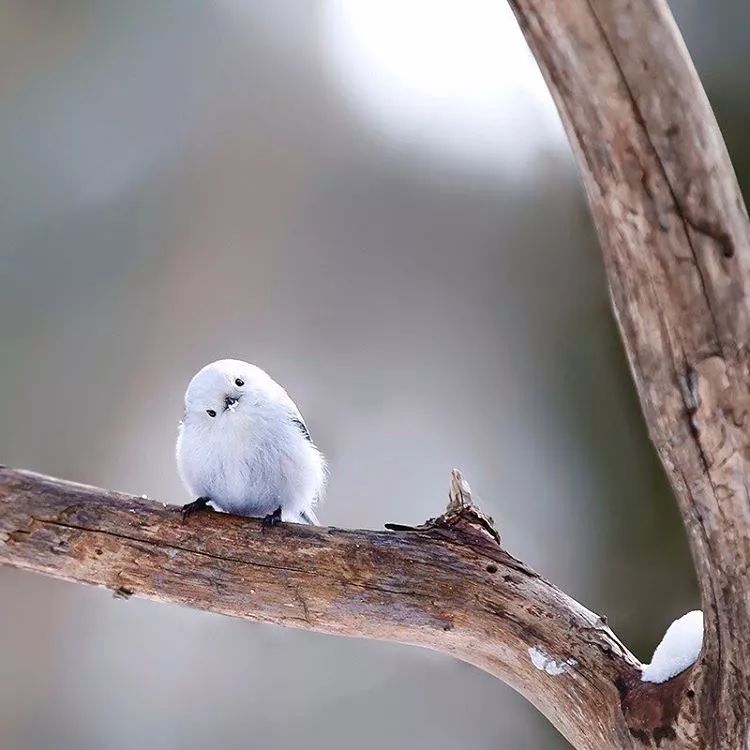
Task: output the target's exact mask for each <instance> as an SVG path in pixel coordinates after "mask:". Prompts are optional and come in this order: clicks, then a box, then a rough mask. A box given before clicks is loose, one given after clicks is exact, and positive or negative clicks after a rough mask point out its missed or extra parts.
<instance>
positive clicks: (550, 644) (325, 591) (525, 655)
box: [0, 468, 639, 750]
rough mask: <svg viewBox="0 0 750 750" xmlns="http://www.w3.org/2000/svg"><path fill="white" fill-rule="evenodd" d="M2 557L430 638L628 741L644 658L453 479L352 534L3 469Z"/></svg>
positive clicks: (69, 574)
mask: <svg viewBox="0 0 750 750" xmlns="http://www.w3.org/2000/svg"><path fill="white" fill-rule="evenodd" d="M0 563H5V564H9V565H13V566H15V567H18V568H22V569H25V570H30V571H34V572H37V573H45V574H48V575H51V576H54V577H56V578H64V579H67V580H71V581H79V582H83V583H90V584H96V585H100V586H106V587H108V588H110V589H112V591H113V592H115V594H116V595H118V596H121V597H130V596H133V595H137V596H143V597H147V598H150V599H156V600H158V601H170V602H176V603H179V604H184V605H187V606H190V607H195V608H199V609H205V610H210V611H212V612H220V613H221V614H225V615H232V616H235V617H243V618H246V619H249V620H256V621H260V622H271V623H276V624H278V625H286V626H290V627H296V628H305V629H308V630H316V631H320V632H324V633H333V634H337V635H350V636H360V637H366V638H378V639H382V640H389V641H398V642H400V643H408V644H413V645H418V646H426V647H428V648H432V649H435V650H438V651H443V652H445V653H447V654H450V655H452V656H455V657H456V658H459V659H463V660H464V661H467V662H469V663H471V664H474V665H476V666H477V667H480V668H481V669H484V670H486V671H488V672H490V673H491V674H493V675H495V676H497V677H499V678H500V679H502V680H504V681H505V682H507V683H508V684H510V685H511V686H513V687H514V688H515V689H516V690H518V691H519V692H521V693H522V694H523V695H525V696H526V697H527V698H528V699H529V700H530V701H531V702H532V703H534V704H535V705H536V706H537V707H538V708H539V709H540V710H541V711H542V712H543V713H544V714H545V715H547V716H548V717H549V718H550V720H551V721H552V722H553V723H554V724H555V726H557V727H558V728H559V729H560V731H561V732H562V733H563V734H564V735H565V736H566V737H567V738H568V739H569V740H570V741H571V742H572V743H573V745H575V746H576V747H580V748H586V750H606V749H607V748H620V747H630V744H629V743H630V733H629V729H628V726H627V722H626V720H625V716H624V713H623V711H622V710H621V703H620V692H619V691H618V686H620V688H619V690H620V691H621V690H622V686H624V685H626V684H635V683H637V681H638V679H639V664H638V662H637V661H636V660H635V658H634V657H633V656H632V655H631V654H630V653H628V651H627V649H625V647H624V646H623V645H622V644H621V643H620V642H619V641H618V640H617V638H616V637H615V636H614V634H613V633H612V631H611V630H610V629H609V628H608V627H607V625H606V623H605V622H604V620H603V619H602V618H601V617H598V616H597V615H595V614H593V613H592V612H589V611H588V610H587V609H585V608H584V607H582V606H581V605H580V604H578V603H577V602H575V601H573V600H572V599H570V597H568V596H566V595H565V594H564V593H562V592H561V591H560V590H559V589H557V588H555V587H554V586H553V585H552V584H550V583H549V582H548V581H546V580H544V579H543V578H542V577H540V576H539V575H538V574H537V573H535V572H534V571H533V570H531V569H530V568H528V567H527V566H526V565H524V564H523V563H522V562H520V561H519V560H516V559H515V558H514V557H512V556H511V555H510V554H508V553H507V552H506V551H505V550H503V549H502V547H501V546H500V544H499V536H498V535H497V532H496V531H495V529H494V527H493V526H492V524H491V522H490V521H489V520H488V519H486V518H485V517H484V516H482V514H481V513H480V512H479V511H478V510H477V509H476V508H475V507H474V505H473V504H472V503H471V497H470V491H469V489H468V485H467V484H466V483H465V482H464V481H463V480H462V479H461V478H460V476H459V475H458V474H454V478H453V481H452V483H451V502H450V504H449V507H448V510H447V511H446V513H445V514H444V515H443V516H441V517H440V518H438V519H435V520H434V521H432V522H428V523H427V524H425V525H424V526H423V527H420V528H416V529H403V528H401V529H400V530H398V531H345V530H342V529H335V528H321V527H311V526H299V525H295V524H282V525H280V526H278V527H274V528H266V529H264V528H263V527H262V525H261V522H260V521H259V520H256V519H249V518H240V517H236V516H229V515H226V514H224V513H214V512H210V511H206V512H202V513H199V514H196V515H193V516H190V517H189V518H188V519H187V520H186V521H185V522H184V523H183V522H182V519H181V516H180V512H179V509H177V508H175V507H168V506H163V505H162V504H161V503H155V502H149V501H144V500H140V499H137V498H135V497H131V496H129V495H123V494H120V493H116V492H109V491H107V490H100V489H96V488H94V487H86V486H84V485H79V484H73V483H70V482H63V481H60V480H57V479H52V478H50V477H43V476H40V475H36V474H31V473H29V472H21V471H15V470H12V469H6V468H0Z"/></svg>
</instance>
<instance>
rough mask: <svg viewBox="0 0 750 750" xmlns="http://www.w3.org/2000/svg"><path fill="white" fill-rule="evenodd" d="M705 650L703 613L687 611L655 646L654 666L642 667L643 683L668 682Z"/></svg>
mask: <svg viewBox="0 0 750 750" xmlns="http://www.w3.org/2000/svg"><path fill="white" fill-rule="evenodd" d="M701 648H703V612H701V611H700V610H699V609H696V610H693V611H692V612H688V613H687V614H686V615H683V616H682V617H680V618H679V619H678V620H675V621H674V622H673V623H672V624H671V625H670V626H669V627H668V628H667V632H666V633H664V637H663V638H662V639H661V643H660V644H659V645H658V646H657V647H656V651H654V656H653V658H652V659H651V664H644V665H643V672H642V673H641V680H643V682H657V683H658V682H666V681H667V680H669V679H671V678H672V677H674V676H675V675H678V674H680V672H684V671H685V670H686V669H687V668H688V667H689V666H691V665H692V664H694V663H695V661H696V659H697V658H698V657H699V656H700V653H701Z"/></svg>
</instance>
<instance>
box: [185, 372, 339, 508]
mask: <svg viewBox="0 0 750 750" xmlns="http://www.w3.org/2000/svg"><path fill="white" fill-rule="evenodd" d="M238 380H239V381H240V382H242V383H243V384H242V385H238V384H237V381H238ZM227 398H229V399H230V400H231V399H238V401H237V402H236V403H230V404H229V405H227V402H226V399H227ZM209 411H212V412H215V414H216V416H213V417H212V416H211V415H210V414H209ZM177 466H178V470H179V473H180V477H181V478H182V481H183V483H184V484H185V486H186V487H187V489H188V491H189V492H190V493H191V494H192V495H193V498H194V499H195V498H198V497H208V498H210V499H211V501H212V504H213V505H215V506H216V507H217V508H218V509H220V510H223V511H226V512H228V513H236V514H239V515H245V516H265V515H267V514H268V513H272V512H273V511H274V510H276V509H277V508H281V515H282V519H283V520H285V521H296V522H299V521H303V520H304V521H308V519H309V522H313V523H315V522H316V521H317V519H316V518H315V513H314V512H313V511H312V508H313V505H315V503H317V502H318V501H319V500H320V499H321V496H322V493H323V489H324V486H325V480H326V464H325V459H324V458H323V455H322V454H321V453H320V451H319V450H318V449H317V448H316V447H315V445H314V444H313V443H312V442H311V441H310V440H309V438H308V437H307V436H306V434H305V428H304V422H303V421H302V416H301V415H300V412H299V410H298V409H297V406H296V405H295V403H294V402H293V401H292V399H291V398H289V395H288V394H287V392H286V391H285V390H284V389H283V388H282V387H281V386H280V385H279V384H278V383H277V382H276V381H274V380H273V379H272V378H271V377H270V376H269V375H268V374H267V373H265V372H264V371H263V370H261V369H260V368H259V367H255V366H254V365H251V364H248V363H247V362H241V361H239V360H234V359H222V360H219V361H217V362H212V363H211V364H209V365H206V366H205V367H204V368H203V369H202V370H200V372H198V373H197V375H195V377H194V378H193V379H192V380H191V381H190V384H189V385H188V389H187V391H186V393H185V415H184V417H183V420H182V422H181V423H180V429H179V435H178V438H177Z"/></svg>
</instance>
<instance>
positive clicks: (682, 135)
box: [511, 0, 750, 748]
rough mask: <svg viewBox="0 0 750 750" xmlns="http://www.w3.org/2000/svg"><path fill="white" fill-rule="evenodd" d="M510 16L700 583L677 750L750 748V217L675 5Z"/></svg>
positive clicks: (553, 9) (519, 1)
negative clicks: (543, 94) (539, 78)
mask: <svg viewBox="0 0 750 750" xmlns="http://www.w3.org/2000/svg"><path fill="white" fill-rule="evenodd" d="M511 5H512V7H513V9H514V12H515V14H516V17H517V18H518V20H519V22H520V24H521V27H522V29H523V31H524V34H525V36H526V39H527V40H528V42H529V45H530V47H531V49H532V51H533V52H534V54H535V56H536V58H537V60H538V61H539V63H540V66H541V68H542V71H543V73H544V75H545V77H546V80H547V82H548V84H549V87H550V90H551V91H552V94H553V96H554V98H555V101H556V103H557V105H558V109H559V111H560V114H561V116H562V119H563V122H564V125H565V128H566V131H567V133H568V136H569V139H570V142H571V144H572V146H573V150H574V152H575V155H576V159H577V161H578V164H579V167H580V170H581V174H582V177H583V181H584V185H585V188H586V195H587V198H588V201H589V205H590V207H591V211H592V214H593V217H594V221H595V224H596V228H597V231H598V234H599V239H600V243H601V246H602V252H603V254H604V260H605V265H606V269H607V277H608V280H609V285H610V290H611V295H612V302H613V306H614V310H615V315H616V317H617V320H618V323H619V326H620V331H621V333H622V337H623V341H624V344H625V349H626V351H627V355H628V358H629V361H630V366H631V370H632V372H633V377H634V379H635V382H636V386H637V388H638V393H639V396H640V400H641V404H642V407H643V413H644V416H645V418H646V423H647V425H648V429H649V434H650V436H651V439H652V440H653V442H654V444H655V446H656V449H657V451H658V453H659V456H660V457H661V460H662V463H663V464H664V467H665V469H666V471H667V474H668V475H669V478H670V480H671V483H672V487H673V489H674V491H675V495H676V498H677V502H678V505H679V508H680V511H681V513H682V517H683V519H684V522H685V526H686V528H687V533H688V538H689V541H690V546H691V549H692V553H693V558H694V561H695V565H696V571H697V574H698V581H699V585H700V589H701V597H702V602H703V609H704V614H705V618H706V639H705V645H704V654H703V658H702V662H701V665H700V666H699V667H698V668H697V669H696V670H695V674H694V675H693V676H692V682H693V683H694V684H693V685H692V687H691V688H690V690H689V693H690V695H692V696H693V697H692V698H691V699H690V700H686V701H684V703H683V706H682V711H681V712H680V715H679V717H678V720H677V721H676V722H675V726H674V727H673V730H674V731H675V732H676V733H677V735H682V734H684V735H685V738H682V739H681V740H680V742H681V744H679V745H678V746H680V747H710V748H718V747H720V748H746V747H748V743H749V742H750V734H749V728H748V721H749V719H750V691H749V689H748V685H749V681H748V677H749V676H750V675H749V672H750V639H748V637H747V635H748V633H750V597H748V596H747V594H746V591H747V586H748V569H749V564H750V502H748V500H749V498H750V473H748V459H749V458H750V430H749V429H748V428H749V427H750V423H749V415H750V398H749V395H748V394H749V393H750V391H749V389H748V386H749V385H750V370H749V368H748V348H747V342H748V322H749V321H750V315H749V312H748V294H747V292H748V283H749V282H748V278H749V277H748V265H749V264H750V254H749V253H748V237H749V236H750V235H749V229H748V217H747V211H746V209H745V205H744V203H743V200H742V196H741V194H740V190H739V187H738V185H737V181H736V178H735V175H734V171H733V169H732V165H731V162H730V160H729V156H728V154H727V151H726V147H725V145H724V142H723V139H722V137H721V133H720V132H719V128H718V126H717V124H716V121H715V118H714V116H713V113H712V111H711V108H710V105H709V103H708V100H707V98H706V95H705V92H704V91H703V88H702V86H701V84H700V81H699V79H698V76H697V74H696V72H695V69H694V67H693V65H692V62H691V60H690V56H689V54H688V52H687V50H686V48H685V46H684V43H683V41H682V39H681V37H680V35H679V32H678V30H677V28H676V26H675V24H674V21H673V19H672V16H671V15H670V12H669V9H668V7H667V4H666V2H664V1H663V0H637V1H636V0H565V2H559V0H511ZM667 739H668V738H667ZM686 743H687V744H686Z"/></svg>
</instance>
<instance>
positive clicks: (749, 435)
mask: <svg viewBox="0 0 750 750" xmlns="http://www.w3.org/2000/svg"><path fill="white" fill-rule="evenodd" d="M509 2H510V3H511V6H512V7H513V9H514V12H515V14H516V16H517V18H518V20H519V22H520V24H521V27H522V29H523V31H524V34H525V35H526V38H527V40H528V41H529V44H530V46H531V48H532V50H533V52H534V54H535V55H536V57H537V60H538V61H539V63H540V66H541V68H542V70H543V72H544V74H545V77H546V79H547V82H548V83H549V86H550V89H551V90H552V93H553V96H554V97H555V100H556V102H557V104H558V107H559V109H560V112H561V115H562V118H563V122H564V124H565V127H566V129H567V132H568V135H569V137H570V140H571V143H572V146H573V149H574V152H575V155H576V157H577V159H578V162H579V165H580V168H581V172H582V175H583V180H584V184H585V187H586V193H587V196H588V200H589V203H590V205H591V209H592V213H593V216H594V220H595V223H596V226H597V230H598V233H599V237H600V239H601V244H602V250H603V253H604V259H605V265H606V268H607V274H608V278H609V283H610V288H611V293H612V301H613V306H614V309H615V314H616V316H617V319H618V322H619V325H620V330H621V332H622V336H623V340H624V343H625V348H626V350H627V354H628V357H629V361H630V365H631V368H632V371H633V376H634V378H635V381H636V385H637V388H638V393H639V395H640V398H641V403H642V405H643V411H644V415H645V418H646V422H647V424H648V428H649V433H650V435H651V438H652V440H653V442H654V444H655V446H656V449H657V451H658V452H659V455H660V457H661V459H662V461H663V463H664V466H665V468H666V471H667V473H668V475H669V477H670V479H671V481H672V486H673V487H674V490H675V494H676V496H677V501H678V504H679V508H680V511H681V513H682V516H683V518H684V521H685V525H686V528H687V532H688V537H689V540H690V544H691V548H692V551H693V557H694V560H695V565H696V570H697V574H698V579H699V582H700V588H701V594H702V598H703V608H704V613H705V619H706V629H707V632H706V638H705V644H704V651H703V654H702V656H701V659H700V660H699V662H698V663H697V664H696V665H695V666H694V667H693V668H692V669H690V670H687V671H686V672H685V673H683V674H682V675H679V676H678V677H676V678H675V679H673V680H671V681H669V682H668V683H666V684H664V685H648V684H644V683H642V682H640V675H639V665H638V664H637V662H636V661H635V659H634V658H633V657H632V656H631V655H630V654H629V653H628V651H627V650H626V649H625V648H624V647H623V646H622V644H621V643H620V642H619V641H618V640H617V638H616V637H615V636H614V635H613V634H612V633H611V631H610V630H609V629H608V628H607V627H606V625H605V624H604V623H603V621H602V620H601V619H600V618H598V617H597V616H596V615H594V614H592V613H591V612H588V611H587V610H586V609H584V608H583V607H582V606H581V605H579V604H577V603H576V602H574V601H573V600H571V599H570V598H569V597H567V596H566V595H565V594H563V593H562V592H561V591H559V590H558V589H556V588H555V587H554V586H552V585H551V584H550V583H548V582H547V581H545V580H544V579H542V578H540V577H539V576H538V575H537V574H536V573H534V572H533V571H531V570H530V569H529V568H527V567H526V566H525V565H524V564H523V563H521V562H519V561H518V560H516V559H514V558H513V557H511V556H510V555H509V554H508V553H507V552H506V551H504V550H503V549H502V548H501V546H500V544H499V537H497V534H496V532H495V531H494V529H493V528H492V526H491V524H489V523H488V521H487V520H486V519H484V518H483V517H482V516H481V514H480V513H479V512H478V511H477V510H476V508H474V507H473V506H470V505H468V497H467V490H466V488H465V487H464V486H463V485H462V483H461V480H460V478H459V477H457V476H456V477H454V482H453V490H452V501H451V505H450V506H449V510H448V511H447V513H446V514H444V515H443V516H441V517H440V518H439V519H436V520H435V521H433V522H430V523H428V524H426V525H425V526H423V527H420V528H419V529H412V530H403V529H401V530H397V531H391V532H373V531H342V530H338V529H325V528H323V529H320V528H309V527H301V526H290V525H284V526H282V527H279V528H275V529H271V530H267V531H265V532H264V531H262V530H261V526H260V523H259V522H255V521H253V520H248V519H239V518H233V517H230V516H225V515H220V514H201V515H199V516H197V517H194V518H190V519H189V520H188V521H187V522H186V523H185V524H182V523H180V520H179V516H178V514H177V513H176V511H174V510H170V509H166V508H162V507H160V506H158V505H155V504H154V503H147V502H143V501H140V500H137V499H135V498H132V497H129V496H125V495H119V494H116V493H112V492H107V491H105V490H96V489H93V488H89V487H83V486H80V485H71V484H69V483H65V482H61V481H58V480H54V479H50V478H45V477H40V476H37V475H32V474H28V473H24V472H18V471H13V470H11V469H2V470H0V563H7V564H10V565H14V566H17V567H20V568H25V569H28V570H33V571H38V572H43V573H47V574H49V575H53V576H57V577H62V578H67V579H71V580H76V581H84V582H88V583H94V584H99V585H103V586H107V587H109V588H111V589H113V590H114V591H116V592H118V594H119V595H122V596H129V595H131V594H137V595H141V596H147V597H150V598H154V599H159V600H165V601H166V600H168V601H175V602H180V603H183V604H187V605H189V606H194V607H200V608H204V609H210V610H212V611H217V612H222V613H225V614H230V615H235V616H238V617H246V618H248V619H254V620H261V621H265V622H275V623H278V624H282V625H290V626H294V627H302V628H308V629H312V630H319V631H322V632H328V633H337V634H342V635H358V636H364V637H372V638H381V639H386V640H394V641H400V642H404V643H412V644H416V645H420V646H426V647H429V648H434V649H437V650H440V651H444V652H446V653H449V654H452V655H454V656H456V657H458V658H460V659H463V660H465V661H467V662H470V663H472V664H475V665H477V666H478V667H480V668H482V669H485V670H487V671H489V672H491V673H492V674H494V675H496V676H497V677H499V678H500V679H502V680H504V681H506V682H508V683H509V684H510V685H512V686H513V687H515V688H516V689H517V690H518V691H519V692H521V693H522V694H523V695H525V696H526V697H528V698H529V700H530V701H532V702H533V703H534V704H535V705H536V706H537V707H538V708H539V709H540V710H541V711H542V712H543V713H544V714H545V715H546V716H547V717H548V718H549V719H550V720H551V721H552V723H553V724H554V725H555V726H557V727H558V728H559V729H560V731H561V732H562V733H563V734H564V735H565V736H566V737H567V738H568V739H569V740H570V741H571V742H572V743H573V745H574V746H575V747H577V748H585V749H587V750H606V749H607V748H636V747H661V748H683V749H688V750H694V749H696V748H721V749H723V748H727V749H733V748H748V747H750V728H749V723H750V687H749V684H750V683H749V680H748V677H749V676H750V675H749V672H750V638H749V637H748V636H749V634H750V596H748V594H747V591H748V571H749V570H750V473H749V472H748V461H749V460H750V395H749V394H750V389H749V388H748V386H749V385H750V362H749V357H748V348H747V343H748V342H747V339H748V330H749V327H750V310H748V295H747V292H748V286H749V277H748V267H749V265H750V252H749V247H748V239H749V238H750V229H749V228H748V218H747V213H746V211H745V208H744V204H743V201H742V198H741V195H740V192H739V189H738V186H737V183H736V180H735V177H734V173H733V170H732V167H731V164H730V161H729V158H728V156H727V153H726V149H725V147H724V143H723V141H722V138H721V134H720V133H719V130H718V127H717V125H716V122H715V120H714V117H713V115H712V113H711V109H710V107H709V104H708V102H707V100H706V97H705V94H704V92H703V89H702V88H701V85H700V82H699V80H698V78H697V76H696V73H695V71H694V69H693V66H692V63H691V61H690V58H689V55H688V54H687V51H686V50H685V47H684V45H683V43H682V40H681V38H680V36H679V33H678V31H677V29H676V27H675V25H674V22H673V20H672V17H671V15H670V13H669V10H668V8H667V5H666V3H665V2H664V0H509ZM510 74H512V72H510Z"/></svg>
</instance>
